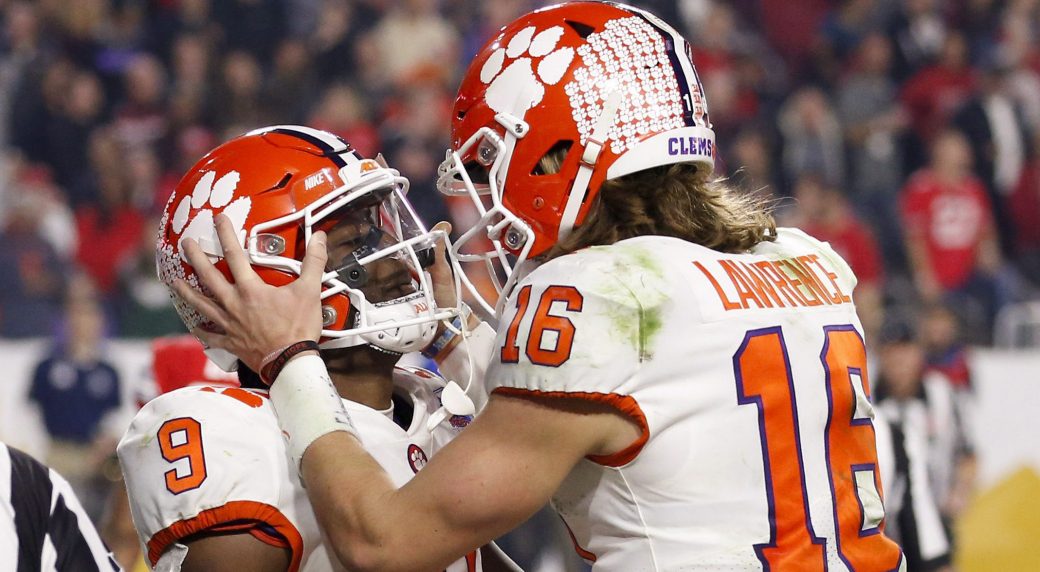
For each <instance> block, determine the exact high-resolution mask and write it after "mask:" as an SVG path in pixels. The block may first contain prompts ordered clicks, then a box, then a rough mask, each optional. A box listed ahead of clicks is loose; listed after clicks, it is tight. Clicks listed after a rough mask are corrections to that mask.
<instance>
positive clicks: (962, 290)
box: [900, 130, 1007, 325]
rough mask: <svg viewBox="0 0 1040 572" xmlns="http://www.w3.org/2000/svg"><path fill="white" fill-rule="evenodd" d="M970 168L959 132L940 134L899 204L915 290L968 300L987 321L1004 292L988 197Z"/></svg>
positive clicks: (926, 296) (929, 296) (925, 295)
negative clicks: (928, 156) (930, 158)
mask: <svg viewBox="0 0 1040 572" xmlns="http://www.w3.org/2000/svg"><path fill="white" fill-rule="evenodd" d="M971 166H972V159H971V148H970V147H969V145H968V141H967V140H966V138H965V137H964V136H963V135H962V134H961V133H960V132H958V131H952V130H949V131H944V132H942V133H940V134H939V136H938V137H937V138H936V139H935V142H934V144H933V145H932V160H931V163H930V165H929V166H928V167H927V168H925V169H922V170H920V171H918V172H916V173H914V174H913V175H912V176H911V177H910V180H909V181H908V182H907V184H906V186H905V187H903V191H902V197H901V205H900V206H901V210H902V214H903V226H904V232H905V237H904V240H905V243H906V250H907V256H908V259H909V261H910V270H911V272H912V274H913V278H914V283H915V284H916V286H917V289H918V293H919V294H920V295H921V296H922V297H923V298H924V299H925V301H927V302H937V301H939V300H941V299H942V298H966V300H965V301H966V302H969V303H971V302H973V303H974V304H975V306H976V307H978V308H979V309H980V310H981V311H982V312H983V313H984V314H983V315H982V316H979V317H982V318H986V319H987V322H986V323H989V322H988V321H989V320H992V317H993V315H995V313H996V311H997V309H999V306H1001V305H1002V304H1003V302H1004V301H1005V299H1006V298H1007V296H1006V295H1005V294H1004V292H1005V289H1003V288H1002V287H1001V285H1000V280H999V276H998V274H999V272H1000V269H1001V266H1002V264H1003V263H1002V261H1001V256H1000V249H999V246H998V244H997V240H996V233H995V232H994V227H993V215H992V211H991V208H990V202H989V197H988V196H987V195H986V191H985V190H984V188H983V186H982V183H981V182H980V181H979V180H978V179H976V178H975V177H974V175H972V172H971ZM965 309H966V310H969V311H970V310H971V308H965ZM977 325H984V324H977Z"/></svg>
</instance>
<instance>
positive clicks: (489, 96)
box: [480, 26, 574, 117]
mask: <svg viewBox="0 0 1040 572" xmlns="http://www.w3.org/2000/svg"><path fill="white" fill-rule="evenodd" d="M561 37H563V27H562V26H553V27H552V28H549V29H547V30H543V31H541V32H538V33H536V30H535V29H534V27H533V26H529V27H527V28H524V29H523V30H520V31H519V32H517V33H516V35H515V36H513V37H512V38H511V39H509V41H508V42H506V43H505V47H504V48H503V47H500V48H498V49H497V50H495V51H494V52H492V53H491V56H490V57H488V59H487V61H485V62H484V66H483V67H481V68H480V81H482V82H484V83H485V84H491V85H490V86H489V87H488V89H487V92H486V96H485V97H486V100H487V104H488V107H490V108H491V109H494V110H495V112H496V113H512V114H514V115H517V116H519V117H523V116H524V114H525V113H526V112H527V110H528V109H531V108H532V107H534V106H536V105H538V104H539V103H540V102H541V101H542V97H544V96H545V86H546V85H556V84H557V83H558V82H559V81H560V79H561V78H563V74H564V73H566V72H567V68H569V67H570V65H571V61H572V60H573V59H574V49H573V48H570V47H567V46H564V47H562V48H559V49H556V45H557V44H558V43H559V41H560V38H561ZM538 58H541V59H540V60H539V61H538V62H537V67H536V64H535V59H538ZM507 60H512V61H510V62H508V64H507ZM503 68H504V69H503Z"/></svg>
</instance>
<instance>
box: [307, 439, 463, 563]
mask: <svg viewBox="0 0 1040 572" xmlns="http://www.w3.org/2000/svg"><path fill="white" fill-rule="evenodd" d="M301 470H302V472H301V474H302V477H303V480H304V482H305V483H306V487H307V495H308V497H309V498H310V501H311V505H312V506H313V507H314V512H315V514H316V515H317V517H318V523H319V524H320V525H321V527H322V530H323V532H324V533H325V535H326V536H327V537H328V539H329V544H330V545H331V547H332V548H333V551H334V552H335V554H336V557H337V558H338V560H339V561H340V563H341V564H342V565H343V566H344V567H345V568H347V569H348V570H357V571H361V572H364V571H368V570H378V571H388V572H390V571H395V570H401V571H415V570H443V569H444V568H445V567H447V566H448V564H450V563H451V562H452V561H454V560H455V559H456V558H457V557H458V556H459V554H461V553H462V552H464V550H461V549H460V550H459V551H458V552H459V554H454V553H453V552H450V551H448V550H445V548H446V547H445V546H444V544H446V543H439V542H436V541H435V538H434V537H435V536H437V535H438V534H443V533H444V530H443V528H444V527H439V526H437V525H430V524H429V518H428V516H427V515H423V514H420V513H421V512H422V507H420V506H414V505H413V504H412V503H409V502H407V501H405V500H404V499H403V498H402V493H401V491H400V490H398V489H396V488H394V486H393V483H391V481H390V479H389V477H388V476H387V475H386V473H385V472H384V471H383V469H382V467H380V466H379V464H378V463H376V461H375V460H374V459H373V458H372V457H371V456H370V455H368V453H367V452H365V450H364V449H363V448H362V446H361V444H360V442H359V441H358V440H357V439H355V438H354V437H352V436H350V435H349V434H347V433H343V432H336V433H330V434H328V435H325V436H324V437H322V438H320V439H318V440H317V441H315V442H314V443H313V444H312V445H311V446H310V447H308V449H307V452H306V453H305V454H304V456H303V462H302V465H301ZM437 528H441V529H442V530H440V532H438V531H437V530H436V529H437Z"/></svg>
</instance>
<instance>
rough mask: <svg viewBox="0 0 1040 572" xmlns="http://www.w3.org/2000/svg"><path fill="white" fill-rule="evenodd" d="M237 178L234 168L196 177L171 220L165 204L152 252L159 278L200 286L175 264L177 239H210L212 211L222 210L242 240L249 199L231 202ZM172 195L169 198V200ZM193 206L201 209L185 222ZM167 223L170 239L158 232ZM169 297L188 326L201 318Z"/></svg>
mask: <svg viewBox="0 0 1040 572" xmlns="http://www.w3.org/2000/svg"><path fill="white" fill-rule="evenodd" d="M240 179H241V175H240V174H239V172H238V171H234V170H232V171H229V172H227V173H225V174H224V175H223V176H221V177H220V178H219V179H218V178H217V173H216V172H214V171H206V172H204V173H203V174H202V176H201V177H199V180H198V182H196V183H195V187H194V189H193V191H192V193H191V195H187V196H184V197H182V198H181V201H180V202H179V203H178V204H177V208H176V210H174V211H173V217H172V220H170V219H169V217H170V207H171V206H172V205H167V207H166V209H165V211H164V213H163V220H162V224H160V226H159V228H160V237H159V240H160V245H159V247H158V249H157V251H156V257H157V258H158V260H157V262H158V264H157V266H158V268H159V278H160V279H161V280H162V281H163V282H164V283H166V284H172V283H173V282H174V281H176V280H177V279H181V280H187V281H188V283H189V284H191V285H192V286H193V287H195V288H197V289H201V284H200V283H199V281H198V278H197V277H196V276H195V275H194V273H193V274H191V275H190V276H186V275H185V272H184V268H183V266H182V265H181V264H179V259H180V256H181V253H180V242H181V240H183V239H184V238H192V239H196V240H198V239H199V238H203V237H204V238H206V239H211V238H212V237H213V236H214V234H215V230H214V226H213V216H214V210H219V209H223V211H222V212H223V213H224V214H225V215H227V217H228V218H229V219H231V223H232V225H233V226H234V227H235V234H236V235H238V237H239V240H240V241H242V242H244V241H245V232H244V230H243V229H244V227H245V222H246V217H248V216H249V211H250V210H251V208H252V199H251V198H249V197H240V198H238V199H236V200H235V201H233V202H232V201H231V199H232V198H233V197H234V195H235V191H236V190H237V189H238V182H239V180H240ZM175 196H176V195H174V196H171V197H170V201H171V202H172V201H173V200H174V198H175ZM228 203H230V204H228ZM203 207H207V208H203ZM194 209H203V210H200V211H199V212H197V213H196V214H195V216H194V217H193V218H192V219H191V222H188V218H189V216H190V215H191V211H192V210H194ZM167 223H169V224H170V225H171V226H170V230H171V231H172V233H171V234H172V235H173V237H175V238H174V241H173V242H170V241H166V240H164V237H163V235H162V229H164V228H166V225H167ZM171 296H172V298H173V302H174V306H175V307H176V309H177V312H178V313H179V314H180V315H181V316H182V317H183V318H184V320H185V322H186V323H187V325H188V327H189V328H194V327H195V326H197V325H199V324H201V323H202V322H203V321H204V320H203V318H202V316H201V315H200V314H199V313H198V312H196V311H195V309H194V308H192V307H191V306H190V305H189V304H186V303H184V301H182V300H181V299H180V297H179V296H177V295H174V294H172V293H171Z"/></svg>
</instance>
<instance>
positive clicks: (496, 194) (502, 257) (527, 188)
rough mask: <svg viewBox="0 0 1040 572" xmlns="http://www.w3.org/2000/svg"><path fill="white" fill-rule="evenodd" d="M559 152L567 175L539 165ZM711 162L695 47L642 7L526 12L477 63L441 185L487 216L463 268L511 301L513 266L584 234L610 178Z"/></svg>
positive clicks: (463, 91) (471, 237)
mask: <svg viewBox="0 0 1040 572" xmlns="http://www.w3.org/2000/svg"><path fill="white" fill-rule="evenodd" d="M549 154H553V155H556V156H562V161H561V164H560V168H559V170H558V171H556V172H552V173H546V172H544V170H543V169H541V168H540V166H539V161H540V160H541V159H542V158H543V157H545V156H546V155H549ZM714 160H715V134H714V132H713V131H712V130H711V123H710V121H709V120H708V109H707V104H706V102H705V98H704V89H703V88H702V87H701V84H700V80H699V79H698V77H697V72H696V70H695V69H694V66H693V62H692V60H691V56H690V46H689V44H688V43H687V42H686V40H684V39H683V38H682V37H681V36H680V35H679V33H678V32H676V31H675V30H674V29H672V28H671V27H670V26H668V25H667V24H665V23H664V22H662V21H661V20H659V19H658V18H657V17H655V16H654V15H652V14H650V13H647V12H645V11H643V10H639V9H636V8H632V7H629V6H625V5H622V4H614V3H604V2H567V3H564V4H560V5H557V6H551V7H549V8H545V9H542V10H538V11H535V12H532V13H530V14H527V15H525V16H521V17H520V18H518V19H517V20H516V21H514V22H513V23H511V24H509V25H508V26H506V27H505V28H504V29H503V30H502V31H501V32H500V33H499V34H498V36H496V37H495V38H493V39H492V40H491V41H490V42H489V43H488V44H487V45H486V46H484V48H483V49H482V50H481V51H480V53H479V54H477V56H476V57H475V58H474V60H473V63H472V64H471V65H470V67H469V70H468V71H467V72H466V76H465V78H464V79H463V82H462V85H461V87H460V88H459V93H458V98H457V99H456V101H455V105H454V109H453V111H452V148H451V149H450V150H449V151H448V154H447V157H446V158H445V161H444V163H443V164H442V165H441V168H440V175H439V181H438V188H439V189H440V190H441V191H442V192H444V193H446V194H448V195H459V196H464V197H469V198H470V199H471V200H472V202H473V204H474V205H475V207H476V209H477V215H476V217H475V218H477V219H478V221H477V223H476V224H475V225H474V226H473V227H472V228H470V229H469V230H467V231H466V232H464V233H463V234H462V236H461V237H460V238H459V240H457V241H456V243H455V249H456V254H457V256H458V258H459V260H461V261H464V262H481V263H483V264H484V265H486V267H487V268H488V270H489V271H490V273H491V274H492V278H493V280H494V281H495V283H496V286H498V287H499V292H500V293H501V292H503V291H505V292H506V293H507V294H508V291H509V290H510V289H511V287H512V285H513V284H514V283H515V281H516V273H514V272H513V268H514V267H515V266H519V265H520V264H521V263H523V262H524V261H525V260H526V259H528V258H530V257H536V256H538V255H540V254H543V253H544V252H545V251H546V250H548V249H549V248H550V247H552V246H553V245H554V244H556V243H557V242H558V241H560V240H562V239H563V238H565V237H566V236H567V234H568V233H569V232H570V231H571V229H573V228H574V227H575V226H578V225H580V224H581V223H582V221H583V220H584V217H585V214H586V213H587V212H588V209H589V206H590V204H591V202H592V200H593V199H594V198H595V196H596V193H597V192H598V190H599V188H600V185H601V184H602V183H603V181H604V180H606V179H613V178H616V177H621V176H623V175H627V174H630V173H635V172H637V171H641V170H645V169H649V168H652V167H657V166H661V165H667V164H672V163H684V162H690V163H695V164H697V165H698V166H700V167H702V168H703V169H706V170H708V171H709V172H710V171H711V170H712V169H713V168H714ZM488 241H490V242H488ZM499 265H500V267H501V269H500V271H496V268H497V267H498V266H499ZM498 274H501V276H498ZM503 279H504V281H503ZM465 282H466V285H467V287H468V289H469V290H470V291H471V293H473V294H474V295H475V296H477V297H478V298H479V295H478V294H477V293H476V291H475V290H474V286H473V283H472V282H471V281H470V280H469V279H466V280H465ZM481 302H483V300H481ZM485 306H487V304H486V303H485Z"/></svg>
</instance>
